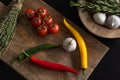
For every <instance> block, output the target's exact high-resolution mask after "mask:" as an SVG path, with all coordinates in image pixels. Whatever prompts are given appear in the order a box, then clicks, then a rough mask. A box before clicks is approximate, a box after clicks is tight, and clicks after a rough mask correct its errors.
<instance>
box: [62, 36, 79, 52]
mask: <svg viewBox="0 0 120 80" xmlns="http://www.w3.org/2000/svg"><path fill="white" fill-rule="evenodd" d="M76 47H77V43H76V41H75V39H74V38H71V37H68V38H66V39H65V40H64V41H63V48H64V50H65V51H67V52H73V51H75V50H76Z"/></svg>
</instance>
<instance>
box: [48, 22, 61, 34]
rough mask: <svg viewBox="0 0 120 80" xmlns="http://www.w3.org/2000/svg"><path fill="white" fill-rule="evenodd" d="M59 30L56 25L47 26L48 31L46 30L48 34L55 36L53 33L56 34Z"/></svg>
mask: <svg viewBox="0 0 120 80" xmlns="http://www.w3.org/2000/svg"><path fill="white" fill-rule="evenodd" d="M59 30H60V27H59V25H58V24H57V23H54V24H51V25H49V29H48V31H49V33H51V34H55V33H58V32H59Z"/></svg>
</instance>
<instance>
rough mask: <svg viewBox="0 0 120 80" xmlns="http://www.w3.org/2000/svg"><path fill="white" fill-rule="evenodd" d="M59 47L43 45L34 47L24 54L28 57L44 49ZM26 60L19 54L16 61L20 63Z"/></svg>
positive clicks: (23, 55) (22, 54)
mask: <svg viewBox="0 0 120 80" xmlns="http://www.w3.org/2000/svg"><path fill="white" fill-rule="evenodd" d="M58 46H59V45H57V44H43V45H38V46H35V47H32V48H30V49H28V50H26V51H25V52H26V53H27V54H28V55H32V54H33V53H36V52H38V51H40V50H45V49H49V48H55V47H58ZM25 58H26V56H25V54H24V53H21V54H20V55H19V56H18V58H17V59H18V60H19V61H22V60H24V59H25Z"/></svg>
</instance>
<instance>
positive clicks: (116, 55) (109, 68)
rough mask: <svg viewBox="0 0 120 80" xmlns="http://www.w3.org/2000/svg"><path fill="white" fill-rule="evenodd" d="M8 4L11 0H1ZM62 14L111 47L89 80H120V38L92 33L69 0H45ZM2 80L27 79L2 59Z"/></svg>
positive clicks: (0, 75) (0, 71) (0, 77)
mask: <svg viewBox="0 0 120 80" xmlns="http://www.w3.org/2000/svg"><path fill="white" fill-rule="evenodd" d="M0 1H1V2H3V3H4V4H5V5H8V4H9V3H10V1H11V0H0ZM44 1H45V2H46V3H48V4H49V5H51V6H52V7H53V8H55V9H56V10H57V11H59V12H60V13H61V14H63V15H64V16H66V17H67V18H68V19H70V20H71V21H73V22H74V23H75V24H77V25H78V26H80V27H81V28H82V29H83V30H84V31H86V32H87V33H89V34H90V35H92V36H93V37H95V38H96V39H97V40H99V41H100V42H102V43H103V44H105V45H106V46H108V47H109V48H110V49H109V51H108V52H107V53H106V55H105V56H104V57H103V59H102V60H101V61H100V63H99V64H98V65H97V67H96V68H95V70H94V71H93V73H92V74H91V75H90V77H89V79H88V80H120V39H119V38H118V39H106V38H100V37H97V36H95V35H93V34H91V33H90V32H89V31H87V29H86V28H85V27H84V25H83V24H82V23H81V21H80V19H79V16H78V10H77V8H76V7H70V6H69V0H44ZM76 1H77V0H76ZM0 80H25V79H24V78H23V77H22V76H21V75H19V73H17V72H15V71H14V70H13V69H11V68H10V67H8V65H7V64H5V63H4V62H2V61H0Z"/></svg>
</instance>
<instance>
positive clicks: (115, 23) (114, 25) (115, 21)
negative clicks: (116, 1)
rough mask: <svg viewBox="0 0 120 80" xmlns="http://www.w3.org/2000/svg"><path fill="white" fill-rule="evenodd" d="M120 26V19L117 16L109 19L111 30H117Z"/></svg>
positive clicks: (108, 24) (108, 25)
mask: <svg viewBox="0 0 120 80" xmlns="http://www.w3.org/2000/svg"><path fill="white" fill-rule="evenodd" d="M119 26H120V18H119V17H118V16H116V15H111V16H109V17H108V19H107V27H108V28H111V29H116V28H118V27H119Z"/></svg>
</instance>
